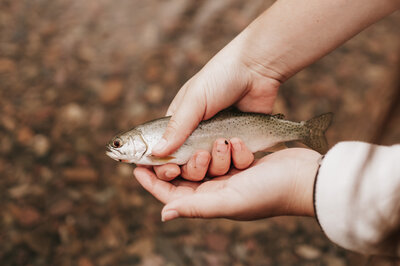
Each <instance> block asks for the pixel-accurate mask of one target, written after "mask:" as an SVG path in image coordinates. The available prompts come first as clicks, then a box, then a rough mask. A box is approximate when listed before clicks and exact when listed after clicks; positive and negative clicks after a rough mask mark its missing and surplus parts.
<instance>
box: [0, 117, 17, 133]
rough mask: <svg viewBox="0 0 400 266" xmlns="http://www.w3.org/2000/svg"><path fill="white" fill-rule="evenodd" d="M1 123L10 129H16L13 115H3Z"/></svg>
mask: <svg viewBox="0 0 400 266" xmlns="http://www.w3.org/2000/svg"><path fill="white" fill-rule="evenodd" d="M0 123H1V124H2V125H3V126H4V127H5V128H6V129H7V130H9V131H14V129H15V127H16V125H15V124H16V123H15V120H14V119H13V118H12V117H11V116H3V117H1V122H0Z"/></svg>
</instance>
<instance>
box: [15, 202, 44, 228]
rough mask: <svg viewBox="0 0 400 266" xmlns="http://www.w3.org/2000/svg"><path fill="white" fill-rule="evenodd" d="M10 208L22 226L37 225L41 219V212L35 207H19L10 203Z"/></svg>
mask: <svg viewBox="0 0 400 266" xmlns="http://www.w3.org/2000/svg"><path fill="white" fill-rule="evenodd" d="M9 209H10V211H11V213H12V215H13V216H14V218H15V219H16V220H17V222H18V223H19V224H20V225H21V226H24V227H32V226H34V225H37V224H38V223H39V221H40V214H39V212H38V211H37V210H36V209H35V208H33V207H30V206H28V207H19V206H17V205H14V204H10V205H9Z"/></svg>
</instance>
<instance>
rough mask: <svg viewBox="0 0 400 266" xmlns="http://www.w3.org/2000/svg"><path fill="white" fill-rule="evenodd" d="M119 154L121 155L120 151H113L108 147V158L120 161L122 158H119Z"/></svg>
mask: <svg viewBox="0 0 400 266" xmlns="http://www.w3.org/2000/svg"><path fill="white" fill-rule="evenodd" d="M117 153H119V154H121V152H120V151H118V150H114V149H111V148H110V146H106V155H107V156H108V157H110V158H111V159H113V160H116V161H119V160H120V158H119V157H118V154H117Z"/></svg>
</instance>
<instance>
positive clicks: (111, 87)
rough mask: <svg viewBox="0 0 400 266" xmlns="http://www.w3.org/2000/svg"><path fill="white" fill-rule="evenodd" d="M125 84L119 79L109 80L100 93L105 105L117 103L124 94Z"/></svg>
mask: <svg viewBox="0 0 400 266" xmlns="http://www.w3.org/2000/svg"><path fill="white" fill-rule="evenodd" d="M122 91H123V84H122V81H121V80H119V79H111V80H108V81H107V82H106V83H105V84H104V87H103V88H102V91H101V93H100V100H101V102H102V103H104V104H112V103H115V102H116V101H117V100H118V99H119V98H120V97H121V94H122Z"/></svg>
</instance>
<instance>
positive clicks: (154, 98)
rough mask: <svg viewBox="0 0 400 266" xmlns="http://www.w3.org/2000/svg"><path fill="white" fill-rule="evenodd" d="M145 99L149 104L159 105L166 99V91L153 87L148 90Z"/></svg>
mask: <svg viewBox="0 0 400 266" xmlns="http://www.w3.org/2000/svg"><path fill="white" fill-rule="evenodd" d="M145 97H146V100H147V101H148V102H149V103H152V104H157V103H160V102H161V101H162V99H163V97H164V91H163V89H162V88H161V87H160V86H157V85H153V86H150V87H149V88H147V90H146V91H145Z"/></svg>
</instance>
